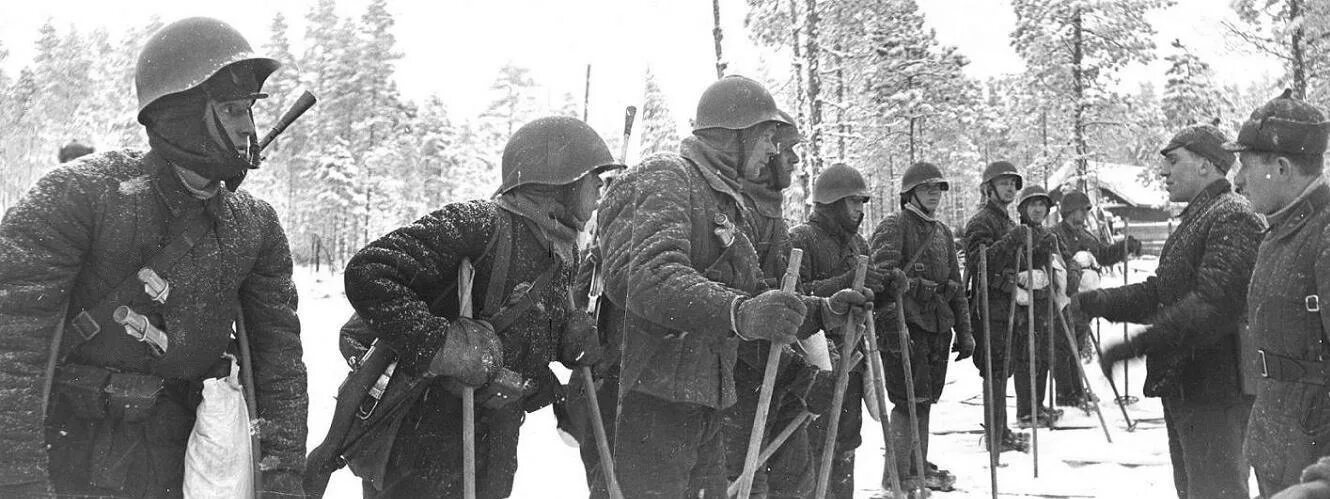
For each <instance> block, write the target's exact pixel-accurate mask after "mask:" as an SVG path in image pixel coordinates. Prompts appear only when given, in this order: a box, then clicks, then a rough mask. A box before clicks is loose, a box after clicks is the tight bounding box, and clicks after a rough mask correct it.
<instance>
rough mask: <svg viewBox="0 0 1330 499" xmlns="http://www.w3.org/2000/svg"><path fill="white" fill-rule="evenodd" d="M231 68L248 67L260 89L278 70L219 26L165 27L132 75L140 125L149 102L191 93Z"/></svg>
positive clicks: (201, 21)
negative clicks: (168, 96)
mask: <svg viewBox="0 0 1330 499" xmlns="http://www.w3.org/2000/svg"><path fill="white" fill-rule="evenodd" d="M233 64H249V65H251V66H252V68H253V70H254V78H255V80H256V81H257V82H258V84H259V87H260V88H261V87H262V86H263V82H264V80H267V79H268V75H271V74H272V72H273V71H276V70H277V68H278V67H280V66H281V65H282V64H281V63H280V62H277V60H276V59H271V58H268V57H263V56H260V55H257V54H255V53H254V50H253V49H252V48H250V46H249V42H247V41H245V37H244V36H241V35H240V32H239V31H236V29H235V28H232V27H231V25H229V24H226V23H224V22H222V21H219V20H216V19H212V18H207V17H191V18H187V19H181V20H179V21H176V22H173V23H171V24H168V25H166V27H164V28H162V29H161V30H159V31H158V32H157V33H155V34H153V35H152V37H151V38H149V39H148V42H147V43H145V44H144V45H143V51H141V52H139V60H138V65H137V67H135V69H134V89H135V90H136V91H137V92H138V98H139V111H138V112H139V114H138V119H139V123H143V110H144V109H147V107H148V106H149V105H151V104H152V103H153V102H156V101H157V100H158V99H160V98H162V97H165V96H167V95H171V94H176V93H180V92H184V91H187V90H190V89H192V88H195V87H197V86H199V85H201V84H202V83H203V82H205V81H207V80H208V78H211V77H212V75H214V74H216V73H217V72H218V71H221V70H222V69H223V68H226V67H227V66H230V65H233Z"/></svg>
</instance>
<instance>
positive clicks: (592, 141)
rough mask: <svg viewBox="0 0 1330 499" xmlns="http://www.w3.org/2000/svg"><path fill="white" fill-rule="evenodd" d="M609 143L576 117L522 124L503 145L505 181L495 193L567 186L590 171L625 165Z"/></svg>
mask: <svg viewBox="0 0 1330 499" xmlns="http://www.w3.org/2000/svg"><path fill="white" fill-rule="evenodd" d="M623 167H624V165H623V164H621V163H618V162H616V161H615V160H614V157H613V156H612V155H611V154H610V148H609V146H607V145H605V140H604V139H602V138H600V135H599V134H597V133H596V131H595V130H593V129H592V128H591V127H590V126H588V125H587V124H586V123H584V122H582V120H579V119H577V118H570V117H567V116H549V117H545V118H539V119H536V120H535V121H532V122H530V123H527V124H525V125H522V127H521V128H518V129H517V131H516V132H514V133H513V136H512V138H510V139H508V144H507V145H505V146H504V148H503V163H502V165H501V170H502V171H503V182H502V184H500V185H499V190H498V192H496V193H495V195H499V194H503V193H505V192H508V191H511V190H513V189H515V188H517V187H518V186H523V185H527V184H542V185H565V184H571V183H573V182H576V181H577V180H578V179H580V178H582V177H583V176H585V175H587V174H593V175H595V174H600V173H601V172H604V171H606V170H613V169H619V168H623Z"/></svg>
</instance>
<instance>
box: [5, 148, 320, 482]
mask: <svg viewBox="0 0 1330 499" xmlns="http://www.w3.org/2000/svg"><path fill="white" fill-rule="evenodd" d="M199 211H202V212H204V213H205V215H204V217H205V220H206V221H207V223H209V224H211V225H212V226H213V229H212V230H209V231H208V232H207V233H206V234H205V236H204V237H203V238H202V239H201V240H199V242H198V243H197V244H196V245H195V246H194V247H193V248H192V249H191V250H190V251H189V252H188V253H187V254H185V255H184V256H183V257H181V258H180V259H179V260H178V261H177V262H176V263H175V264H174V266H172V267H170V268H167V269H157V271H158V273H159V274H160V275H161V277H162V278H164V279H166V281H168V282H169V283H170V293H169V295H168V298H167V301H166V303H165V304H164V305H160V306H158V305H154V304H152V303H151V302H150V301H149V300H148V299H147V297H146V295H139V296H137V297H136V298H134V299H133V300H131V302H130V303H128V304H126V305H129V306H131V307H132V308H134V309H135V311H137V312H139V313H143V314H145V315H149V317H150V319H153V320H158V319H160V321H161V322H160V324H162V325H163V326H164V327H162V329H163V330H164V331H165V332H166V334H167V336H168V338H169V343H168V348H167V350H166V353H165V355H164V356H162V357H161V358H154V357H153V356H151V355H150V354H149V353H148V350H147V347H146V346H145V345H144V344H143V343H140V342H138V341H137V340H135V339H133V338H132V337H130V336H129V335H127V334H125V332H124V328H122V327H121V326H119V325H117V324H115V323H113V322H111V321H109V320H106V319H104V318H103V319H99V322H100V323H99V325H100V327H101V332H100V333H99V334H97V335H96V336H94V337H93V338H92V339H91V340H89V341H86V342H81V341H82V338H81V336H80V335H79V334H78V333H77V330H76V329H74V328H72V327H65V328H64V333H63V349H72V351H70V352H69V353H68V356H67V357H66V358H65V363H77V364H82V365H88V366H97V367H104V368H110V369H112V370H118V371H122V372H130V373H143V374H153V375H156V376H160V377H162V378H166V379H168V380H185V381H194V382H197V381H198V380H200V379H201V378H202V377H203V376H204V374H205V372H206V371H207V370H208V369H209V368H210V367H212V366H213V365H214V363H215V362H216V361H217V360H218V359H219V358H220V357H221V355H222V353H223V352H224V351H225V350H226V349H227V347H228V345H230V344H231V343H232V340H231V332H232V323H233V321H234V319H235V318H236V312H237V310H238V309H243V311H244V316H245V324H246V326H247V328H248V335H249V340H250V349H251V352H252V354H253V362H254V381H255V384H256V391H257V395H258V400H257V405H258V416H259V418H260V420H261V421H262V423H260V425H259V427H260V428H261V433H260V436H261V441H260V446H261V452H262V455H263V459H264V461H265V469H275V470H290V471H292V472H294V473H297V474H298V473H300V472H301V471H302V470H303V467H304V461H305V433H306V410H307V405H308V398H307V397H308V396H307V394H306V387H305V367H304V363H303V362H302V360H301V354H302V349H301V342H300V323H299V320H298V318H297V316H296V289H295V286H294V285H293V284H292V281H291V269H292V264H291V255H290V251H289V249H288V246H287V240H286V235H285V233H284V232H283V231H282V227H281V226H280V225H279V224H278V219H277V214H276V213H275V212H274V211H273V209H272V207H270V206H269V205H268V204H267V203H265V202H263V201H261V200H258V199H256V198H254V197H253V196H251V195H249V194H248V193H247V192H245V191H244V190H240V191H237V192H234V193H233V192H229V191H227V190H225V189H222V190H221V191H220V192H219V193H218V194H217V195H216V196H214V197H212V198H211V199H209V200H207V201H200V200H197V199H195V198H194V197H192V196H191V195H190V194H189V192H188V191H187V190H186V188H185V186H184V184H183V182H182V181H181V180H180V177H179V176H178V174H177V173H176V172H175V171H174V169H173V168H172V167H171V166H170V165H169V164H167V163H166V162H165V161H164V160H162V159H160V158H159V157H158V156H156V155H155V154H154V153H147V154H144V153H142V152H139V151H130V150H122V151H111V152H105V153H100V154H94V155H90V156H87V157H84V158H81V159H80V160H78V161H77V162H74V163H71V164H67V165H64V166H61V167H59V168H56V169H55V170H53V171H52V172H51V173H49V174H47V175H46V176H45V177H43V178H42V179H41V180H39V181H38V182H37V185H36V186H35V187H33V189H32V190H31V191H30V192H29V193H28V195H27V197H26V198H24V200H23V201H22V202H20V203H19V204H18V205H17V206H15V207H14V208H13V209H12V210H11V211H10V212H9V213H8V215H7V216H6V217H5V219H4V221H3V222H2V223H0V338H3V342H4V343H3V347H2V348H0V365H3V366H5V368H4V369H3V370H0V388H2V389H0V428H3V430H4V431H3V432H0V447H3V448H4V449H5V452H4V455H3V456H0V482H3V483H17V482H24V481H35V480H45V479H46V478H47V476H48V473H52V474H53V473H65V472H67V471H66V470H48V469H47V448H46V446H45V444H44V442H43V434H44V432H43V418H42V412H41V411H42V400H41V395H42V386H43V381H44V377H45V367H46V363H47V356H48V354H49V353H50V349H51V347H52V340H53V335H54V332H55V330H56V327H57V324H58V323H59V322H60V321H61V320H62V319H63V318H64V317H62V316H61V313H62V312H61V311H62V310H65V309H66V306H68V313H67V316H73V315H75V314H76V313H78V311H80V310H83V309H85V308H93V307H94V306H95V305H96V304H97V303H98V302H99V301H100V300H101V298H102V297H103V296H105V295H107V294H108V293H110V292H111V290H112V289H114V288H115V287H116V286H117V285H118V284H119V283H120V282H122V281H123V280H124V279H127V278H128V279H134V276H135V274H136V273H137V272H138V270H139V269H140V268H141V267H142V266H143V265H145V264H146V263H147V261H148V259H149V258H150V257H151V256H152V255H154V254H156V253H157V252H158V250H159V249H160V248H162V247H163V246H164V245H166V244H167V242H168V241H169V240H170V239H171V236H170V234H171V233H172V230H173V229H174V228H175V227H173V220H187V219H186V218H179V217H181V216H189V215H190V214H194V213H198V212H199ZM187 437H188V425H186V426H185V427H184V433H183V434H180V435H174V436H173V437H172V438H179V439H182V440H183V439H185V438H187ZM148 444H149V445H151V442H148ZM179 459H180V460H181V461H180V462H183V459H184V456H183V455H180V456H179ZM177 464H178V463H177ZM163 466H170V464H163ZM181 466H183V465H181Z"/></svg>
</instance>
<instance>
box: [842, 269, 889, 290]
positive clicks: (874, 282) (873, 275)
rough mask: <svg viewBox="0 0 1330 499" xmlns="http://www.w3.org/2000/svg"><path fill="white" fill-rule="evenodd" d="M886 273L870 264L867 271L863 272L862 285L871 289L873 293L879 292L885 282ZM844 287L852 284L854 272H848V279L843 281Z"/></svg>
mask: <svg viewBox="0 0 1330 499" xmlns="http://www.w3.org/2000/svg"><path fill="white" fill-rule="evenodd" d="M887 276H888V273H887V272H884V271H882V270H878V268H877V267H874V266H872V265H869V266H868V271H867V272H865V273H864V287H865V288H868V289H871V290H873V292H874V293H880V292H881V291H882V288H883V286H885V285H886V283H887ZM845 283H846V284H845V287H847V288H848V287H850V285H851V284H854V272H850V280H848V281H845Z"/></svg>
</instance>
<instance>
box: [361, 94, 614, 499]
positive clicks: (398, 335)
mask: <svg viewBox="0 0 1330 499" xmlns="http://www.w3.org/2000/svg"><path fill="white" fill-rule="evenodd" d="M501 168H502V170H503V181H502V184H501V185H500V186H499V190H498V192H497V193H496V197H495V198H494V199H493V200H475V201H465V202H458V203H453V204H449V205H447V206H444V207H443V208H441V209H439V210H438V211H435V212H433V213H430V214H429V215H426V216H425V217H423V218H421V219H420V220H417V221H415V222H413V223H411V224H410V225H407V226H404V227H400V228H398V229H396V230H393V231H392V232H389V233H388V234H386V235H384V236H383V237H380V238H379V239H378V240H376V241H374V242H372V243H370V244H369V245H368V246H366V247H365V248H364V249H361V250H360V251H359V252H358V253H356V255H355V256H354V257H352V259H351V261H350V262H349V263H348V264H347V268H346V297H347V300H348V301H350V302H351V305H352V306H353V307H355V309H356V313H357V314H359V315H360V317H361V318H363V319H364V321H365V324H366V325H367V326H368V328H367V329H368V331H369V332H370V333H371V334H372V335H373V337H374V338H375V339H377V340H379V341H382V342H386V343H387V344H388V345H391V346H392V347H393V349H394V350H395V351H396V352H397V353H398V367H397V369H399V370H404V371H405V372H406V373H407V374H410V375H413V376H417V377H421V378H425V380H426V383H428V385H427V387H426V388H425V393H424V394H423V395H422V396H421V397H420V398H419V400H418V401H417V402H416V403H415V405H414V406H412V407H411V408H410V409H408V410H407V411H406V414H405V416H404V417H403V419H402V422H401V424H400V426H399V427H398V429H397V434H396V435H395V440H394V441H395V444H394V445H393V446H392V448H391V453H390V454H389V455H388V457H387V462H386V463H384V465H385V466H386V470H385V473H384V476H383V477H382V480H381V483H375V481H374V480H369V479H367V480H366V481H365V485H364V492H365V495H366V497H385V498H386V497H457V496H460V495H461V494H462V486H463V476H462V473H463V467H462V452H461V449H462V447H461V445H459V444H458V442H459V441H460V439H461V438H462V413H461V411H462V399H461V398H460V397H459V394H460V390H458V388H460V387H461V386H470V387H474V388H477V391H476V418H475V421H476V428H475V434H476V438H477V440H478V441H479V442H482V443H483V445H477V446H476V468H475V469H476V493H477V497H493V498H498V497H507V496H508V495H509V494H510V493H511V491H512V483H513V474H514V473H515V472H516V469H517V437H518V430H519V428H520V427H521V424H522V421H523V419H524V417H525V412H526V411H534V410H536V409H539V408H540V407H543V405H547V404H548V403H549V402H550V401H551V400H550V399H549V398H548V397H542V396H540V394H544V393H548V392H549V391H550V390H551V389H552V388H553V387H552V386H534V387H532V389H529V390H526V391H525V392H524V393H523V395H522V396H520V397H518V398H520V400H516V401H513V402H520V403H500V402H501V401H497V400H492V399H488V398H486V397H485V394H486V393H490V392H491V390H488V389H487V387H492V386H491V385H493V384H495V383H498V381H496V376H498V375H499V373H500V371H501V369H507V370H509V371H512V372H515V373H517V374H518V375H520V376H521V377H522V378H524V379H526V380H531V383H534V384H536V385H541V384H557V383H558V381H557V380H555V379H554V378H553V376H552V375H551V374H550V373H549V367H548V366H549V363H550V362H553V361H556V360H558V361H561V362H563V363H564V364H565V365H567V366H569V367H570V368H574V369H576V368H578V367H580V366H591V365H594V364H595V363H596V362H597V361H598V360H599V357H600V346H599V338H598V337H597V331H596V327H595V324H594V322H593V320H592V319H591V317H590V316H589V315H587V313H586V312H585V311H584V310H583V309H581V308H578V307H575V306H573V299H572V296H571V293H572V282H573V277H574V273H575V272H576V269H577V260H576V259H577V235H578V233H579V232H580V231H581V230H582V228H583V226H584V225H585V224H586V222H587V220H588V219H589V218H590V217H591V214H592V210H594V209H595V207H596V201H597V198H598V196H599V191H600V187H601V185H602V180H601V178H600V174H601V173H604V172H606V171H609V170H613V169H618V168H621V165H619V164H618V163H616V162H615V161H614V159H613V158H612V157H611V155H610V151H609V148H608V147H606V145H605V141H604V140H602V139H601V138H600V136H599V135H597V134H596V132H595V131H594V130H592V129H591V127H589V126H587V125H586V124H585V123H583V122H581V121H580V120H577V119H575V118H568V117H548V118H540V119H537V120H535V121H532V122H530V123H527V124H526V125H523V126H522V127H521V128H519V129H518V130H517V131H516V132H515V133H514V134H513V136H512V138H511V139H509V140H508V143H507V145H506V146H505V147H504V151H503V162H502V166H501ZM491 242H492V243H491ZM464 259H466V260H469V261H470V262H472V264H473V265H474V269H475V274H474V281H473V286H472V289H471V296H472V297H473V303H474V306H475V307H476V310H475V316H474V317H476V319H474V320H471V319H467V320H462V319H459V318H458V316H457V314H456V311H457V308H456V305H455V304H456V303H457V300H456V297H457V289H458V282H457V281H458V269H459V267H460V266H461V265H462V261H463V260H464ZM511 310H517V311H518V312H516V313H513V312H509V311H511Z"/></svg>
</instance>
